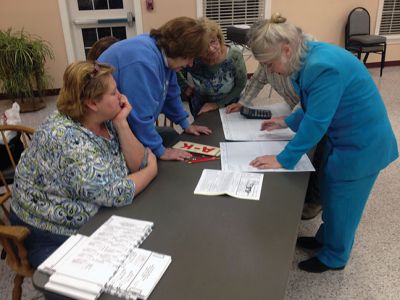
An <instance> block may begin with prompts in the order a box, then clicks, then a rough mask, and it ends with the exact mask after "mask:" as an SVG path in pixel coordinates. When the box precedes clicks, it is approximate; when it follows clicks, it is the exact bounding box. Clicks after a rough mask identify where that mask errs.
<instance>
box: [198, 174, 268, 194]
mask: <svg viewBox="0 0 400 300" xmlns="http://www.w3.org/2000/svg"><path fill="white" fill-rule="evenodd" d="M263 177H264V175H263V174H255V173H240V172H226V171H221V170H211V169H204V170H203V173H202V174H201V177H200V180H199V182H198V184H197V186H196V188H195V190H194V193H195V194H197V195H209V196H215V195H223V194H227V195H229V196H232V197H235V198H240V199H248V200H260V194H261V187H262V182H263Z"/></svg>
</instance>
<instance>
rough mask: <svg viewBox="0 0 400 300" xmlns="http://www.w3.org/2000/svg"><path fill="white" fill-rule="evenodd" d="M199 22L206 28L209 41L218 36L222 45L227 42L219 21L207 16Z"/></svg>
mask: <svg viewBox="0 0 400 300" xmlns="http://www.w3.org/2000/svg"><path fill="white" fill-rule="evenodd" d="M199 22H200V24H201V25H202V26H203V27H204V29H205V30H206V37H207V41H208V43H209V42H210V41H211V40H212V39H214V38H217V39H218V41H219V43H220V44H221V46H222V45H224V44H225V37H224V33H223V32H222V29H221V26H219V24H218V23H217V22H215V21H213V20H210V19H208V18H207V17H202V18H200V19H199Z"/></svg>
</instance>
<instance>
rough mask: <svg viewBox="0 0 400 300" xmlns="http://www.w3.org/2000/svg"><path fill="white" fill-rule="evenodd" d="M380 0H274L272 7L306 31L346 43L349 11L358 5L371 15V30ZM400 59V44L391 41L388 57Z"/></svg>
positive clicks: (377, 57) (371, 58)
mask: <svg viewBox="0 0 400 300" xmlns="http://www.w3.org/2000/svg"><path fill="white" fill-rule="evenodd" d="M378 4H379V1H378V0H346V1H338V0H319V1H318V0H272V5H271V11H272V13H274V12H280V13H281V14H282V15H284V16H285V17H286V18H288V20H290V21H291V22H292V23H294V24H296V25H298V26H299V27H301V28H302V29H303V31H304V32H307V33H310V34H312V35H313V36H314V37H315V38H316V39H317V40H320V41H325V42H329V43H334V44H337V45H340V46H344V28H345V24H346V20H347V15H348V14H349V12H350V11H351V10H352V9H353V8H355V7H358V6H362V7H365V8H366V9H367V10H368V11H369V13H370V15H371V32H372V33H374V32H375V26H376V17H377V13H378ZM380 57H381V56H380V55H379V54H371V55H370V56H369V58H368V62H374V61H380ZM395 60H400V45H389V46H388V49H387V53H386V61H395Z"/></svg>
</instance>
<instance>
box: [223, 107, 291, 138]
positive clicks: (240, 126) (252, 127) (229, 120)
mask: <svg viewBox="0 0 400 300" xmlns="http://www.w3.org/2000/svg"><path fill="white" fill-rule="evenodd" d="M260 108H263V109H264V108H265V109H269V110H271V113H272V116H278V115H283V114H290V111H289V112H287V105H286V104H282V103H277V104H272V105H270V106H268V107H267V106H263V107H260ZM219 114H220V116H221V122H222V128H223V130H224V135H225V139H226V140H229V141H289V140H291V139H292V138H293V136H294V134H295V133H294V132H293V131H292V130H290V129H289V128H285V129H276V130H273V131H265V130H263V131H261V130H260V128H261V123H262V121H263V120H257V119H246V118H245V117H244V116H242V115H241V114H240V112H234V113H230V114H227V113H225V108H221V109H220V110H219Z"/></svg>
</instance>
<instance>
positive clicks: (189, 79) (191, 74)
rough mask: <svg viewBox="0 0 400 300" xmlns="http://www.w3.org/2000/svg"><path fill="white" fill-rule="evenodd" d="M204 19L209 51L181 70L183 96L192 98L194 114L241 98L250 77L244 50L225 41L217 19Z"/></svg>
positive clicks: (179, 76)
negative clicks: (228, 44)
mask: <svg viewBox="0 0 400 300" xmlns="http://www.w3.org/2000/svg"><path fill="white" fill-rule="evenodd" d="M200 22H201V23H202V24H203V26H204V27H205V28H206V30H207V34H208V39H209V47H208V52H207V55H206V56H204V57H200V58H197V59H195V60H194V62H193V66H191V67H188V68H185V69H184V70H182V71H181V72H180V73H179V74H178V80H179V85H180V87H181V91H182V96H183V97H187V98H188V99H189V104H190V111H191V113H192V115H193V117H197V116H198V115H199V114H202V113H205V112H208V111H212V110H216V109H218V108H220V107H225V106H226V105H228V104H231V103H235V102H237V101H238V100H239V98H240V94H241V92H242V90H243V89H244V87H245V85H246V81H247V71H246V65H245V63H244V59H243V55H242V51H241V50H240V49H239V48H237V47H235V46H226V45H225V41H224V35H223V33H222V30H221V27H220V26H219V25H218V24H217V23H216V22H214V21H211V20H209V19H207V18H201V19H200Z"/></svg>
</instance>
